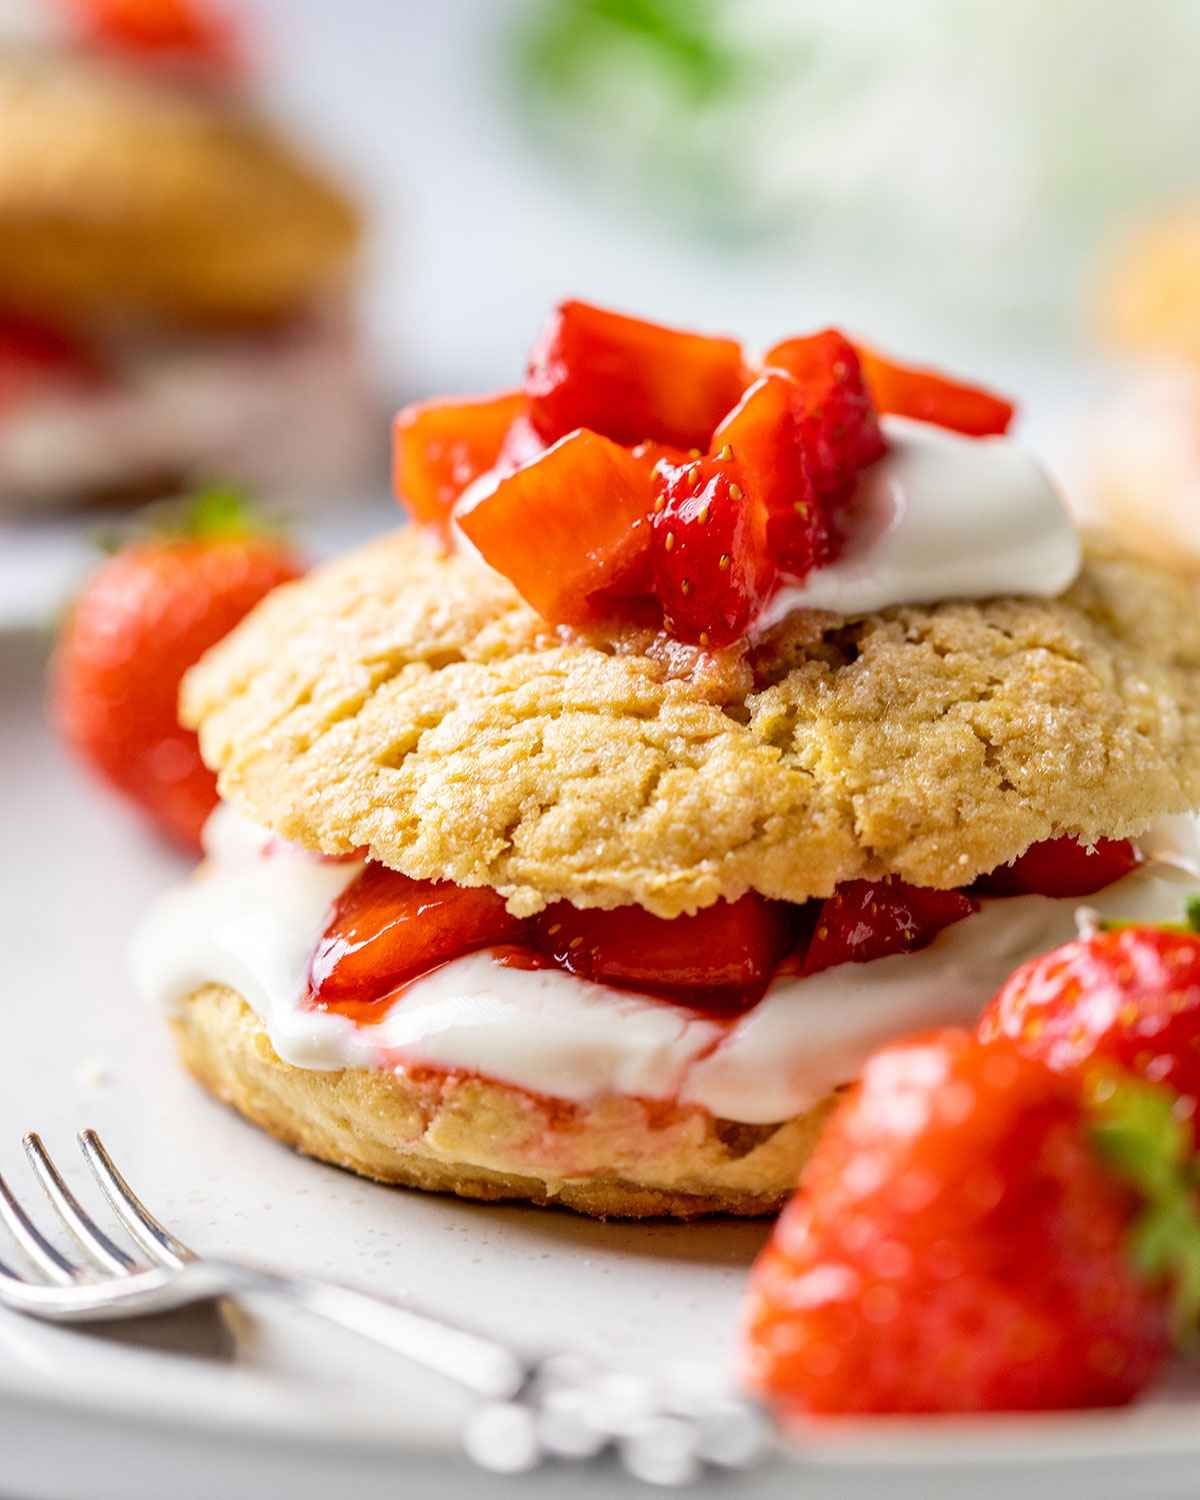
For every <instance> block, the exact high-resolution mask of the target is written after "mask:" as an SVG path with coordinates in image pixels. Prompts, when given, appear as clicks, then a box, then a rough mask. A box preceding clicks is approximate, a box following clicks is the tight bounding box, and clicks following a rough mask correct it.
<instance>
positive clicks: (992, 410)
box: [858, 344, 1015, 437]
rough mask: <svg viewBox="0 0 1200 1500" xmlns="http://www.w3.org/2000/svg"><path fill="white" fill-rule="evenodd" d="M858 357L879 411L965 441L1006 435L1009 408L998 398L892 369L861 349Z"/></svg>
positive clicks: (927, 373)
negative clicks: (947, 431) (957, 434)
mask: <svg viewBox="0 0 1200 1500" xmlns="http://www.w3.org/2000/svg"><path fill="white" fill-rule="evenodd" d="M858 357H859V359H860V360H861V361H862V371H863V375H864V376H865V378H866V382H867V388H868V389H869V390H870V392H871V396H872V398H873V399H874V402H875V405H876V408H877V409H878V410H879V411H882V412H890V413H891V414H892V415H894V416H897V417H916V418H917V419H918V420H919V421H922V422H936V423H937V425H938V426H939V427H949V428H950V429H951V430H952V431H953V432H963V433H966V435H967V436H968V437H990V436H992V435H999V434H1001V433H1005V432H1007V431H1008V427H1009V423H1010V422H1011V421H1012V419H1013V413H1014V410H1015V408H1014V407H1013V404H1012V402H1011V401H1006V400H1005V399H1004V398H1003V396H995V395H993V394H992V393H991V392H990V391H985V390H983V389H982V388H981V387H980V386H975V385H967V384H965V383H964V382H963V381H960V380H952V379H950V378H949V377H948V376H946V375H939V374H937V373H936V372H935V371H933V370H919V369H916V368H915V367H913V366H911V365H901V364H897V363H895V361H894V360H890V359H884V358H883V356H882V355H880V354H876V353H874V351H873V350H870V349H864V348H863V346H862V345H861V344H860V345H859V346H858Z"/></svg>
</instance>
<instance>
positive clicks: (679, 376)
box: [525, 302, 745, 448]
mask: <svg viewBox="0 0 1200 1500" xmlns="http://www.w3.org/2000/svg"><path fill="white" fill-rule="evenodd" d="M744 384H745V377H744V372H743V364H742V350H741V345H740V344H738V342H737V341H736V339H727V338H709V337H706V336H705V335H703V334H699V333H684V332H681V331H680V330H677V329H674V328H664V327H662V326H661V325H659V324H657V323H647V322H645V321H643V320H642V319H641V318H628V317H624V316H622V315H621V314H619V313H614V312H606V311H605V310H604V309H603V308H599V307H591V306H589V304H587V303H586V302H564V303H562V304H561V306H560V307H559V308H558V309H557V310H556V311H555V313H554V315H553V317H552V318H551V319H550V322H549V324H548V325H547V327H546V329H545V332H544V333H543V334H542V337H541V339H540V340H539V341H538V343H537V345H536V346H535V348H534V351H533V353H532V355H531V356H530V360H529V371H528V374H527V375H526V378H525V390H526V393H527V394H528V396H529V411H530V416H531V418H532V420H533V425H534V426H535V427H536V428H537V430H538V431H539V432H540V433H541V434H542V436H543V437H544V438H545V439H546V441H547V442H555V441H556V440H557V439H558V438H560V437H562V436H564V434H566V433H568V432H570V431H571V430H572V429H573V428H576V427H588V428H591V429H592V431H593V432H599V433H602V434H603V435H604V436H605V437H609V438H612V439H613V440H614V442H618V443H625V444H629V445H632V444H634V443H639V442H641V441H642V440H643V439H644V438H653V439H656V440H657V441H659V442H663V443H672V444H674V445H675V446H676V447H679V448H707V447H708V443H709V439H710V438H711V437H712V432H713V428H714V427H715V426H716V425H717V423H718V422H719V421H720V420H721V418H722V417H723V416H724V415H725V413H726V412H727V411H728V410H729V408H730V407H731V406H732V405H733V404H734V402H735V401H736V400H737V399H738V396H739V395H740V394H741V390H742V386H743V385H744Z"/></svg>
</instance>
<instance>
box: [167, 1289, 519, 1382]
mask: <svg viewBox="0 0 1200 1500" xmlns="http://www.w3.org/2000/svg"><path fill="white" fill-rule="evenodd" d="M201 1266H203V1267H204V1268H205V1269H208V1270H212V1269H216V1268H220V1269H221V1270H223V1271H225V1272H226V1273H227V1274H228V1278H229V1291H230V1293H231V1294H233V1295H238V1296H257V1295H259V1294H261V1295H263V1296H265V1297H277V1298H279V1299H281V1300H283V1301H287V1302H290V1303H292V1304H293V1305H294V1306H296V1307H300V1308H303V1309H304V1311H305V1312H309V1313H312V1314H314V1315H315V1316H316V1317H319V1318H324V1319H325V1321H326V1322H328V1323H333V1324H336V1326H337V1327H339V1328H344V1329H347V1330H349V1331H350V1332H351V1333H357V1334H359V1335H360V1336H361V1337H363V1338H367V1339H371V1340H372V1341H373V1342H374V1343H376V1344H382V1345H383V1346H384V1347H385V1348H388V1349H392V1350H394V1351H395V1352H396V1353H398V1354H403V1355H405V1356H406V1358H408V1359H411V1360H412V1361H413V1362H414V1363H415V1364H418V1365H421V1366H423V1367H424V1368H425V1369H427V1370H434V1371H436V1372H437V1373H438V1374H440V1375H446V1376H448V1377H449V1378H450V1379H451V1380H455V1381H457V1382H458V1383H459V1384H460V1385H463V1386H466V1387H467V1388H468V1389H469V1390H472V1391H474V1392H476V1394H477V1395H480V1396H487V1397H492V1398H498V1399H506V1398H510V1397H512V1396H515V1395H516V1394H517V1393H518V1392H519V1391H520V1390H521V1388H522V1386H524V1384H525V1383H526V1381H527V1379H528V1378H529V1375H530V1367H529V1366H528V1365H527V1364H526V1362H525V1361H524V1360H523V1359H521V1357H520V1356H519V1355H517V1354H515V1353H514V1352H513V1351H512V1350H511V1349H507V1348H505V1346H504V1345H503V1344H498V1343H496V1342H495V1340H493V1339H487V1338H483V1337H482V1336H481V1335H479V1334H476V1333H470V1332H468V1331H467V1330H466V1329H464V1328H457V1327H455V1326H454V1325H453V1324H451V1323H443V1322H441V1321H439V1320H438V1319H436V1318H431V1317H429V1316H427V1315H426V1314H425V1313H418V1312H413V1311H412V1310H411V1309H409V1308H406V1307H401V1306H399V1304H397V1303H395V1302H391V1301H388V1300H387V1299H386V1298H384V1297H378V1296H375V1295H374V1294H373V1293H371V1292H361V1291H358V1290H357V1289H356V1288H354V1287H349V1286H343V1285H342V1284H341V1283H340V1282H336V1281H325V1280H322V1279H321V1278H319V1277H315V1276H289V1275H285V1274H281V1273H279V1272H275V1271H268V1270H264V1269H263V1268H261V1267H259V1266H253V1265H248V1264H245V1263H243V1262H236V1261H224V1260H222V1261H212V1260H207V1259H206V1260H203V1261H194V1262H192V1263H191V1264H190V1265H188V1266H187V1267H185V1268H184V1270H185V1272H187V1271H191V1270H192V1269H193V1267H197V1268H198V1267H201Z"/></svg>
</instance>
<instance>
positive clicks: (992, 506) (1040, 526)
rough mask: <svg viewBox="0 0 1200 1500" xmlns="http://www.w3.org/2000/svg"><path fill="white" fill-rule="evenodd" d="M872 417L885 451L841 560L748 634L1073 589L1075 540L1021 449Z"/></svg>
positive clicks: (867, 477) (859, 497)
mask: <svg viewBox="0 0 1200 1500" xmlns="http://www.w3.org/2000/svg"><path fill="white" fill-rule="evenodd" d="M880 420H881V426H882V427H883V432H884V436H885V437H886V438H887V443H888V448H887V452H886V453H885V454H884V456H883V457H882V458H881V459H879V461H878V462H877V463H874V464H872V465H871V466H870V468H869V469H866V470H864V471H863V474H862V476H861V478H860V479H859V485H858V492H857V494H856V495H855V498H854V501H853V503H852V505H851V507H850V510H849V512H848V514H849V515H850V517H851V520H850V524H849V529H848V533H847V537H846V545H845V548H844V550H843V552H842V553H841V555H840V556H839V557H837V558H835V559H834V561H833V562H832V563H829V564H828V565H827V566H826V567H823V568H817V569H815V570H814V571H813V572H812V573H810V574H809V575H808V577H807V578H806V579H805V580H804V581H803V582H802V583H797V584H786V583H785V584H784V585H783V586H782V587H781V588H779V589H777V590H776V591H775V593H774V594H773V595H772V596H771V598H769V599H768V600H767V602H766V604H765V605H764V606H763V609H762V610H761V611H760V613H759V616H758V619H757V621H756V622H755V625H754V627H753V632H752V633H754V634H758V635H761V634H762V633H763V632H764V631H767V630H769V629H770V628H771V627H772V626H773V625H777V624H779V622H780V621H781V620H783V619H785V618H786V617H787V616H788V615H790V614H792V613H793V612H794V611H796V610H800V609H821V610H829V611H830V612H831V613H833V614H839V615H864V614H871V613H873V612H874V611H875V610H878V609H887V608H889V607H890V606H892V605H896V604H934V603H937V602H939V601H941V600H946V599H990V598H995V597H997V596H999V595H1006V594H1016V595H1022V594H1023V595H1034V596H1036V597H1040V598H1053V597H1054V596H1055V595H1057V594H1061V593H1062V591H1063V590H1064V589H1066V588H1068V587H1069V586H1070V585H1071V584H1072V583H1073V582H1074V580H1075V576H1076V574H1077V573H1078V572H1079V567H1080V562H1081V560H1082V554H1081V549H1080V543H1079V537H1078V534H1077V533H1076V530H1075V527H1074V525H1073V524H1072V522H1071V517H1070V514H1069V512H1068V510H1067V507H1066V504H1065V502H1064V501H1063V499H1062V497H1061V496H1060V495H1059V493H1058V491H1057V490H1056V488H1055V487H1054V484H1053V483H1052V481H1051V479H1050V477H1049V475H1048V474H1047V473H1046V471H1045V470H1044V469H1043V468H1042V467H1041V465H1040V464H1039V463H1038V462H1037V460H1036V459H1035V458H1033V456H1032V455H1031V454H1029V453H1028V452H1027V451H1026V450H1025V449H1024V448H1022V447H1021V446H1020V445H1019V444H1017V443H1014V442H1013V441H1012V440H1011V439H1010V438H1003V437H988V438H970V437H963V436H961V435H960V434H959V433H956V432H948V431H947V430H946V429H945V428H944V427H935V426H932V425H931V424H930V423H928V422H915V421H912V420H911V419H910V418H908V417H883V418H881V419H880Z"/></svg>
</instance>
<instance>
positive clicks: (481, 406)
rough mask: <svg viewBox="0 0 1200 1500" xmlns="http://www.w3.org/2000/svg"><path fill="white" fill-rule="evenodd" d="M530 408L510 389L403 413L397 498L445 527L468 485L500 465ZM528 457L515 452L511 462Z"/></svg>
mask: <svg viewBox="0 0 1200 1500" xmlns="http://www.w3.org/2000/svg"><path fill="white" fill-rule="evenodd" d="M525 410H526V402H525V397H524V396H523V395H522V393H521V392H520V391H510V392H506V393H504V394H503V395H500V396H484V397H480V398H478V399H470V398H466V399H463V400H459V401H425V402H422V403H420V404H419V405H415V406H406V407H405V408H404V410H403V411H401V412H400V413H398V415H397V417H396V421H395V425H394V427H393V435H392V446H393V465H392V480H393V486H394V488H395V491H396V496H397V498H398V499H399V500H401V501H402V502H403V503H404V504H405V505H406V506H407V507H408V509H409V511H410V512H411V514H412V516H413V519H414V520H417V521H422V522H426V523H429V524H432V525H437V526H444V525H445V524H446V522H447V521H448V520H449V517H450V511H451V508H452V507H453V505H454V502H455V501H456V500H457V499H458V497H459V496H460V495H461V494H462V492H463V490H465V489H466V487H467V485H469V484H470V483H471V481H472V480H473V479H477V478H478V477H479V475H480V474H482V473H484V472H485V471H486V470H488V469H490V468H492V466H493V465H494V464H495V463H496V461H497V459H498V458H499V456H500V452H501V449H502V447H504V446H505V444H506V443H507V442H508V441H509V440H510V434H511V431H512V428H513V424H514V422H517V421H520V420H521V419H522V417H523V416H524V415H525ZM539 447H540V445H539ZM525 456H526V455H525V453H524V452H522V453H521V454H520V455H514V458H513V460H512V466H513V467H515V466H516V463H517V462H523V461H524V458H525ZM528 456H533V454H532V453H529V455H528Z"/></svg>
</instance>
